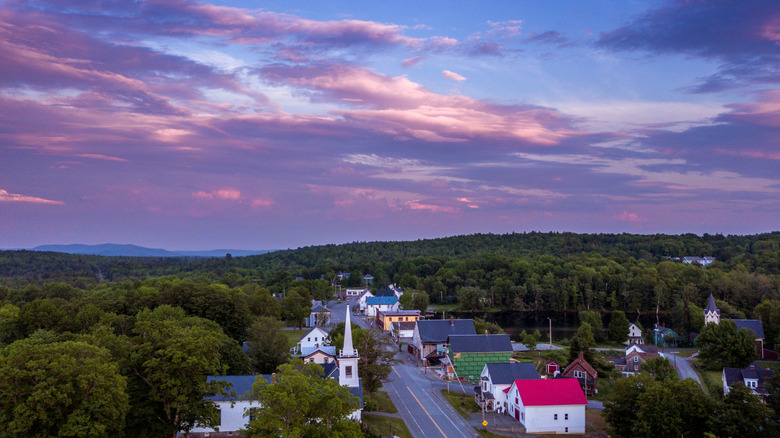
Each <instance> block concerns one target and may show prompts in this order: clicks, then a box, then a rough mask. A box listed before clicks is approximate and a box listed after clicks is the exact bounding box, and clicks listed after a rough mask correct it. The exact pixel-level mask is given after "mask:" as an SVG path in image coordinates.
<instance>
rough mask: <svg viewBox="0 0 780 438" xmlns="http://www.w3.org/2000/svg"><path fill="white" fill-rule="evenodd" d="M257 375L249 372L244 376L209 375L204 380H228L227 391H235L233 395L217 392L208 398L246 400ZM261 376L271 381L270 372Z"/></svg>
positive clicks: (213, 399) (215, 399)
mask: <svg viewBox="0 0 780 438" xmlns="http://www.w3.org/2000/svg"><path fill="white" fill-rule="evenodd" d="M257 377H259V375H257V374H249V375H244V376H209V377H208V378H207V379H206V381H208V382H211V381H214V380H222V381H225V382H228V383H229V384H230V385H228V388H227V391H228V392H229V393H230V392H235V397H232V396H230V395H227V396H225V395H220V394H217V395H215V396H212V397H209V398H208V399H209V400H212V401H236V400H246V399H247V398H249V394H251V393H252V384H253V383H255V379H257ZM262 377H263V378H264V379H265V381H266V382H270V381H271V375H270V374H263V375H262Z"/></svg>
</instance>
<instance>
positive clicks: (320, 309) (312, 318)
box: [306, 301, 330, 327]
mask: <svg viewBox="0 0 780 438" xmlns="http://www.w3.org/2000/svg"><path fill="white" fill-rule="evenodd" d="M306 325H307V326H308V327H317V326H328V325H330V309H328V308H327V307H325V306H323V305H322V304H320V303H319V302H317V301H315V302H314V303H313V304H312V307H311V311H310V313H309V317H308V318H306Z"/></svg>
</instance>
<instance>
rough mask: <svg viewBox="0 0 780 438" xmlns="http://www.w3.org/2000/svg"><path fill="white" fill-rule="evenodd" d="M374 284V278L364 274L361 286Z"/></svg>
mask: <svg viewBox="0 0 780 438" xmlns="http://www.w3.org/2000/svg"><path fill="white" fill-rule="evenodd" d="M373 283H374V276H373V275H371V274H366V275H364V276H363V284H365V285H366V286H369V285H371V284H373Z"/></svg>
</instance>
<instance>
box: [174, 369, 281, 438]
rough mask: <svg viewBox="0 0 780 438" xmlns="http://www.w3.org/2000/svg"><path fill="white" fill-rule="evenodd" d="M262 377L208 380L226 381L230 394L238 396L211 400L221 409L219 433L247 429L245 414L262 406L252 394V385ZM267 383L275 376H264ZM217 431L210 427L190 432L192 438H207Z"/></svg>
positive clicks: (232, 377)
mask: <svg viewBox="0 0 780 438" xmlns="http://www.w3.org/2000/svg"><path fill="white" fill-rule="evenodd" d="M257 377H260V376H256V375H247V376H218V377H214V376H209V377H208V380H209V381H212V380H215V379H218V380H224V381H226V382H228V383H230V384H232V387H230V388H228V392H235V394H236V396H235V397H232V396H223V395H217V396H214V397H210V398H209V400H211V401H213V402H214V403H215V404H216V405H217V408H218V409H219V416H220V421H219V424H218V425H217V427H218V428H219V433H226V434H231V435H232V434H233V432H236V431H239V430H241V429H245V428H246V425H247V423H248V422H249V417H245V416H244V413H245V412H247V410H248V409H250V408H257V407H259V406H260V404H259V403H258V402H257V400H252V399H251V397H250V394H251V392H252V384H253V383H255V379H256V378H257ZM262 377H263V378H264V379H265V380H266V381H267V382H271V381H272V379H273V376H272V375H270V374H264V375H263V376H262ZM215 432H216V431H215V430H214V429H212V428H210V427H196V428H193V429H192V431H190V434H189V436H191V437H192V438H200V437H207V436H214V435H215Z"/></svg>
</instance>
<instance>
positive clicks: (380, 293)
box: [374, 289, 395, 297]
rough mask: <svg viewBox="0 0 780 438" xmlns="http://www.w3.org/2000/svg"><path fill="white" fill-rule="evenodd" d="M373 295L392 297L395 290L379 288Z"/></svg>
mask: <svg viewBox="0 0 780 438" xmlns="http://www.w3.org/2000/svg"><path fill="white" fill-rule="evenodd" d="M374 296H376V297H394V296H395V292H393V291H391V290H390V289H379V290H378V291H376V292H374Z"/></svg>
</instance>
